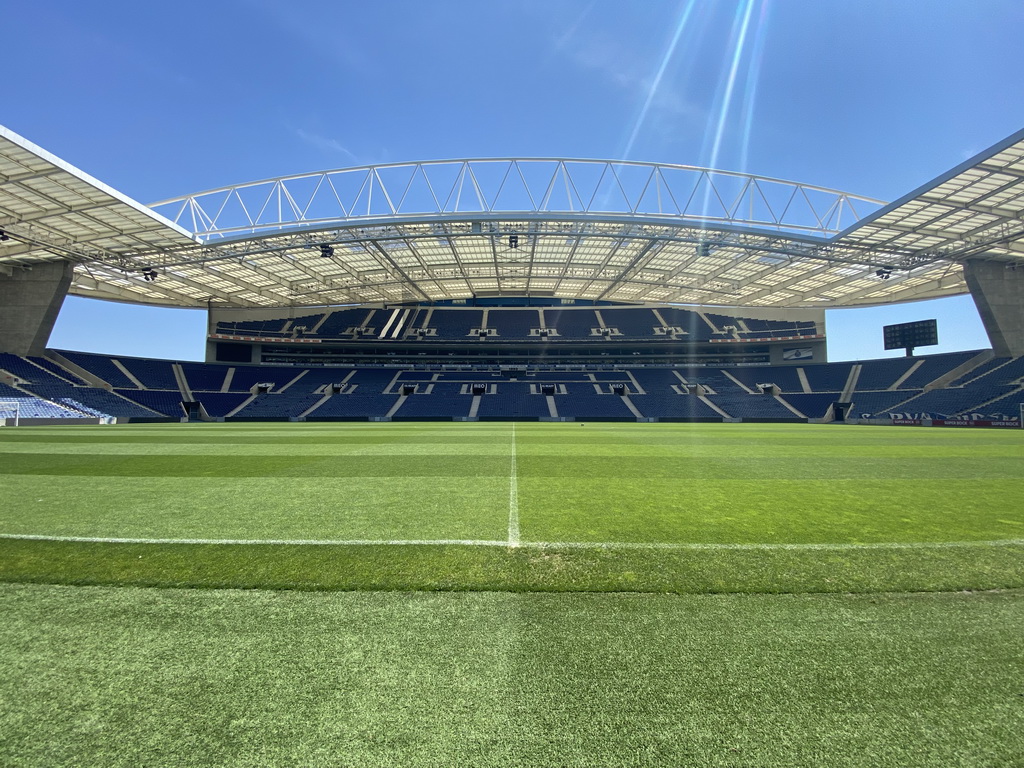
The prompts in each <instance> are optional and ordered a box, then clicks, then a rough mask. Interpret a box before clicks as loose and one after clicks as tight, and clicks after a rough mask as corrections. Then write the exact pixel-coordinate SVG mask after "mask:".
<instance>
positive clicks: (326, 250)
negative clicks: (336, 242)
mask: <svg viewBox="0 0 1024 768" xmlns="http://www.w3.org/2000/svg"><path fill="white" fill-rule="evenodd" d="M320 255H321V256H323V257H324V258H325V259H329V258H330V257H331V256H333V255H334V248H332V247H331V246H330V245H328V244H327V243H322V244H321V245H320Z"/></svg>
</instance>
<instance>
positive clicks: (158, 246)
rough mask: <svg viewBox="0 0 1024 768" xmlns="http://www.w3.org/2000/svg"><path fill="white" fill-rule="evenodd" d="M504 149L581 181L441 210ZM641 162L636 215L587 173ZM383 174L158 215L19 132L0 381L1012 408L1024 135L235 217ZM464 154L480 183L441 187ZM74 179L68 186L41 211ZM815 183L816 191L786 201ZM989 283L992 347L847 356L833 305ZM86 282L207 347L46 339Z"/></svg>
mask: <svg viewBox="0 0 1024 768" xmlns="http://www.w3.org/2000/svg"><path fill="white" fill-rule="evenodd" d="M485 166H486V167H487V168H488V169H489V170H490V171H492V172H493V171H505V173H504V176H506V177H507V176H508V171H509V169H511V168H513V167H514V168H527V167H528V168H529V169H530V171H531V173H530V174H525V175H524V174H522V173H519V174H518V175H519V176H520V177H522V178H523V180H524V182H526V178H527V177H529V178H534V177H536V178H538V179H545V178H546V179H548V183H547V185H546V187H545V189H548V190H550V189H553V188H554V186H558V185H554V186H553V182H555V181H559V182H564V184H562V186H565V188H566V189H571V190H575V192H573V193H570V197H568V198H565V199H561V198H558V197H557V196H556V195H553V194H552V193H550V192H548V193H546V194H540V192H539V190H526V192H527V193H526V194H525V195H524V196H521V197H520V198H516V197H515V196H514V195H513V196H511V197H510V196H509V195H507V194H501V195H499V194H498V193H499V192H502V190H501V188H498V189H493V190H491V189H483V188H477V189H476V191H475V192H474V193H473V194H474V195H475V197H474V203H473V205H472V206H468V207H466V208H465V209H462V208H460V207H459V205H456V206H455V208H451V207H448V208H445V207H443V206H440V205H439V204H438V200H442V199H449V200H450V199H458V200H462V199H463V195H464V194H466V195H468V188H467V189H463V188H462V186H460V185H463V184H465V178H468V177H469V176H472V173H473V171H474V169H477V170H479V169H482V168H483V167H485ZM627 166H628V167H629V169H630V174H629V176H630V177H636V178H637V179H639V181H638V184H639V186H638V187H637V188H635V189H634V188H632V187H630V186H629V183H628V182H626V181H622V182H621V184H623V185H624V186H622V187H621V190H622V192H623V193H624V195H625V197H626V200H625V203H626V205H625V206H624V207H622V208H621V209H619V210H605V209H603V208H599V207H598V203H597V202H596V200H597V199H598V198H597V197H595V194H596V192H597V189H596V188H595V189H594V190H592V192H593V193H595V194H591V195H581V193H580V190H583V189H585V187H586V184H585V181H584V177H587V176H590V175H593V172H595V171H599V172H601V173H610V174H617V173H618V172H619V171H620V170H621V169H622V168H625V167H627ZM378 170H379V169H378V168H361V169H347V170H341V171H329V172H324V173H321V174H310V175H307V176H302V177H288V178H281V179H271V180H267V181H264V182H255V183H251V184H246V185H242V186H238V187H227V188H224V189H221V190H214V191H211V192H204V193H200V194H198V195H190V196H187V197H184V198H179V199H176V200H171V201H165V202H163V203H160V204H157V205H155V206H153V207H152V208H149V207H146V206H143V205H140V204H138V203H136V202H134V201H132V200H129V199H128V198H125V197H124V196H122V195H119V194H117V193H114V192H113V191H112V190H110V189H109V188H108V187H105V186H103V185H101V184H100V183H99V182H96V181H95V180H93V179H92V178H91V177H89V176H87V175H86V174H84V173H82V172H80V171H77V170H76V169H74V168H73V167H71V166H69V165H67V164H66V163H63V161H59V160H58V159H57V158H54V157H53V156H52V155H49V154H48V153H47V152H46V151H45V150H42V149H40V148H39V147H36V146H35V145H33V144H31V142H28V141H26V140H25V139H23V138H21V137H20V136H17V135H16V134H13V133H12V132H10V131H8V130H6V129H3V130H2V134H0V178H3V179H5V181H4V182H3V184H2V186H0V209H2V210H4V211H6V212H7V213H8V215H7V222H8V223H6V224H4V233H5V238H6V239H5V240H4V241H3V244H2V245H0V307H2V309H0V386H2V387H3V389H2V390H0V400H3V401H5V402H8V403H15V402H17V403H18V404H19V410H20V412H21V414H22V416H23V420H24V421H25V422H26V423H32V422H33V421H38V420H54V419H60V420H63V419H67V420H73V421H79V422H83V423H84V422H87V421H95V420H108V421H109V420H116V421H126V420H128V421H130V420H172V421H177V420H209V421H220V420H228V421H230V420H291V421H307V420H308V421H329V420H353V419H357V420H389V419H395V420H413V419H428V420H430V419H442V420H487V419H541V420H573V419H575V420H602V419H606V420H627V421H631V420H641V421H658V420H702V421H704V420H711V421H715V420H717V421H740V420H742V421H832V420H867V421H874V422H886V421H890V422H891V421H896V422H906V421H910V422H914V423H928V422H941V421H944V420H952V419H956V420H964V421H971V422H987V423H990V422H1001V423H1011V422H1013V420H1014V419H1016V418H1018V417H1019V414H1020V403H1021V402H1022V400H1024V395H1022V391H1024V302H1022V301H1021V299H1020V296H1021V293H1020V289H1021V287H1024V286H1022V283H1024V270H1019V271H1018V270H1017V266H1018V264H1020V263H1021V262H1022V261H1024V260H1022V258H1021V256H1020V249H1019V219H1020V208H1021V205H1020V201H1021V200H1022V199H1024V192H1022V190H1021V188H1022V187H1024V182H1022V181H1021V179H1022V178H1024V132H1021V133H1018V134H1015V135H1014V136H1011V137H1009V138H1007V139H1006V140H1004V141H1003V142H1000V143H999V144H997V145H995V146H994V147H992V148H990V149H989V150H986V151H985V152H983V153H981V154H980V155H978V156H977V157H976V158H973V159H972V160H970V161H968V162H967V163H965V164H962V165H961V166H958V167H957V168H954V169H953V170H951V171H950V172H949V173H947V174H944V175H943V176H941V177H940V178H938V179H936V180H935V181H934V182H933V183H931V184H929V185H925V186H924V187H922V188H921V189H919V190H916V191H915V192H913V193H911V195H908V196H907V197H905V198H902V199H900V200H897V201H896V202H894V203H891V204H888V205H885V204H883V203H882V202H881V201H877V200H869V199H867V198H860V197H856V196H853V195H849V194H847V193H842V192H838V191H835V190H827V189H821V188H817V187H814V188H812V187H808V186H806V185H802V184H798V183H794V182H784V181H780V180H778V179H766V178H761V177H756V176H749V175H744V174H735V173H729V172H724V171H718V170H712V169H700V168H693V167H689V166H673V165H657V164H645V163H622V162H619V161H587V160H579V161H577V160H573V161H565V160H561V161H552V160H541V159H529V158H527V159H523V158H517V159H507V160H500V159H495V160H464V161H445V162H442V163H412V164H396V165H391V166H387V171H388V174H386V175H387V176H388V177H389V178H392V177H397V176H401V173H404V172H408V173H410V174H412V175H414V176H416V177H417V178H422V179H423V180H424V181H425V183H426V185H427V187H426V190H425V191H424V190H420V192H419V193H417V194H412V193H410V189H411V188H406V189H405V190H404V193H403V194H402V195H391V196H390V197H391V199H401V200H402V201H403V203H402V206H400V207H395V208H393V209H391V210H390V211H387V212H384V213H382V212H381V211H379V210H376V209H374V208H373V207H372V206H369V205H365V206H364V205H362V204H361V203H360V201H358V200H357V201H355V203H353V204H351V205H341V207H340V208H336V209H334V211H333V212H332V211H331V208H330V205H328V204H327V203H328V202H329V201H324V200H316V199H313V198H310V199H309V200H307V201H306V203H307V204H306V205H305V206H304V207H303V206H298V207H292V208H291V209H290V210H286V209H284V208H280V207H279V206H276V207H275V208H277V212H276V214H273V215H270V214H268V215H267V216H265V217H264V218H261V219H260V220H259V221H253V220H251V219H247V218H245V217H244V216H243V217H242V218H239V215H238V213H237V211H238V210H239V208H240V207H241V208H242V209H244V208H245V203H246V201H248V202H250V203H251V202H252V199H251V198H252V197H253V196H259V195H265V196H268V197H267V198H266V199H270V197H272V196H274V195H286V196H287V197H288V199H295V200H298V199H300V197H301V195H300V194H299V192H298V191H297V186H298V185H299V182H300V181H302V182H318V183H317V184H316V187H317V188H318V189H319V188H320V187H321V186H324V188H326V187H327V186H329V185H330V183H334V182H340V181H341V180H348V181H352V180H356V181H358V180H359V179H363V178H369V177H371V176H373V177H374V178H377V179H378V183H384V182H382V181H380V179H381V178H383V176H381V175H379V174H378ZM453 170H454V171H459V172H460V173H459V174H457V175H458V179H462V181H458V180H457V181H455V182H452V181H450V180H449V181H447V182H442V181H441V178H442V177H445V178H449V179H450V177H451V172H452V171H453ZM545 174H547V175H545ZM502 176H503V174H502V173H497V174H495V173H490V174H487V177H488V178H491V177H494V178H501V177H502ZM55 180H56V181H55ZM57 182H59V183H60V184H61V185H62V186H63V188H64V189H65V190H66V194H65V198H66V199H62V201H61V202H60V203H59V204H57V203H47V202H46V197H45V194H44V191H45V190H44V187H45V185H47V184H53V183H57ZM319 182H327V184H326V186H325V185H323V184H320V183H319ZM694 182H699V183H703V184H709V185H710V186H711V188H713V189H714V188H716V185H721V186H722V187H723V189H724V188H726V187H729V185H736V184H741V185H742V188H743V189H744V190H745V191H744V192H743V193H742V194H741V195H740V196H739V198H737V199H736V204H735V205H734V206H733V207H730V208H724V209H723V210H720V211H717V210H716V211H709V210H707V209H706V207H705V208H697V207H694V206H692V205H691V204H690V203H687V204H685V205H682V206H681V205H680V203H679V202H678V201H680V200H686V199H688V198H692V197H693V196H692V195H689V196H688V195H685V194H682V193H681V192H682V190H684V189H689V187H688V186H687V185H689V184H692V183H694ZM474 183H478V182H474ZM479 183H483V182H479ZM527 183H528V182H527ZM444 184H448V185H449V186H447V187H444V188H443V189H442V187H443V185H444ZM452 184H454V185H455V186H451V185H452ZM651 185H654V186H653V187H652V186H651ZM559 188H561V187H559ZM652 188H656V189H657V190H659V192H663V193H664V194H658V195H656V196H654V197H653V198H652V197H651V195H649V194H647V192H648V191H649V190H650V189H652ZM995 188H998V189H999V192H998V193H994V192H993V189H995ZM674 190H675V191H674ZM442 192H443V193H444V194H441V193H442ZM810 192H813V193H814V194H813V195H811V194H809V193H810ZM314 194H315V193H314ZM573 195H575V196H573ZM794 196H802V198H803V199H806V200H807V201H808V203H810V201H811V200H812V199H814V200H817V201H820V202H819V207H815V205H814V204H811V205H810V208H807V207H806V206H805V207H802V208H800V210H797V207H796V206H792V205H789V204H783V203H784V201H785V200H791V199H793V198H794ZM499 198H501V199H502V200H503V201H504V202H503V207H502V208H497V207H495V204H494V202H493V201H495V200H497V199H499ZM718 198H719V199H725V196H723V195H719V196H718ZM467 199H468V197H467ZM655 200H657V202H655ZM668 200H673V201H676V202H674V203H672V204H671V206H668V204H667V203H666V201H668ZM29 201H32V205H35V206H37V207H40V209H39V210H37V211H36V213H35V214H33V217H32V220H31V222H29V221H28V220H27V219H25V220H24V221H23V220H22V219H24V216H23V215H22V214H21V213H19V211H24V210H27V209H26V205H28V204H29ZM488 201H490V202H488ZM537 201H543V202H541V203H538V202H537ZM588 201H589V202H588ZM335 202H338V203H340V201H337V200H336V201H335ZM755 202H756V203H757V205H754V203H755ZM229 203H231V204H229ZM234 203H240V204H242V205H241V206H237V205H234ZM332 204H333V203H332ZM311 206H312V207H311ZM517 206H518V207H517ZM263 208H266V206H265V205H264V206H263ZM313 208H315V209H316V210H317V212H318V213H317V217H316V218H315V219H313V218H306V213H304V212H305V211H311V210H313ZM186 210H187V211H193V212H197V215H196V216H195V218H194V219H193V220H192V224H193V226H192V227H191V228H190V229H189V228H186V227H185V226H183V222H184V221H185V219H184V217H183V211H186ZM268 210H269V209H268ZM200 224H201V226H200ZM1014 227H1017V229H1013V228H1014ZM126 231H131V232H132V233H134V234H132V236H131V237H130V238H128V239H126V238H125V236H123V235H122V234H121V233H123V232H126ZM968 231H969V232H970V233H971V236H970V238H969V240H967V239H965V237H964V235H963V233H964V232H968ZM1008 233H1009V234H1008ZM1014 233H1017V234H1014ZM68 243H71V245H70V246H69V245H68ZM968 291H969V292H970V293H971V294H972V295H973V296H974V298H975V300H976V303H977V304H978V306H979V310H980V312H981V315H982V318H983V320H984V322H985V326H986V330H987V331H988V333H989V337H990V339H991V341H992V349H990V350H975V351H971V352H958V353H952V354H942V355H931V356H924V357H915V358H909V357H907V358H898V359H886V360H865V361H854V362H841V363H830V362H827V361H828V350H827V339H826V338H825V314H824V313H825V308H827V307H839V306H861V305H865V304H885V303H892V302H900V301H906V300H917V299H922V298H930V297H938V296H948V295H953V294H957V293H964V292H968ZM67 294H73V295H88V296H92V297H95V298H101V299H116V300H120V301H134V302H140V303H147V304H154V305H163V306H180V307H200V306H202V307H205V308H206V309H207V311H208V329H209V331H208V337H207V348H206V361H205V362H202V363H197V362H192V361H174V360H159V359H147V358H138V357H124V356H110V355H98V354H87V353H83V352H79V351H75V350H59V349H50V348H48V347H47V346H46V341H47V337H48V335H49V331H50V329H51V327H52V323H53V320H54V318H55V317H56V314H57V312H58V311H59V308H60V304H61V302H62V301H63V298H64V296H65V295H67ZM9 407H10V406H9ZM2 415H3V414H0V416H2Z"/></svg>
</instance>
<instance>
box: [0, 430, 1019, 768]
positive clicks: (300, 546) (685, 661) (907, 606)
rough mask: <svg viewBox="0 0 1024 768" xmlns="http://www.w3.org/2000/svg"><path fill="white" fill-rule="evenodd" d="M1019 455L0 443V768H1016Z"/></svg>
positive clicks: (846, 441)
mask: <svg viewBox="0 0 1024 768" xmlns="http://www.w3.org/2000/svg"><path fill="white" fill-rule="evenodd" d="M1022 443H1024V435H1022V433H1021V432H1020V431H1014V430H1007V431H1000V430H966V431H960V430H952V429H950V430H942V429H914V428H881V427H878V428H875V427H852V426H839V425H774V424H773V425H766V424H714V425H702V424H625V423H623V424H619V423H615V424H611V423H586V424H585V425H581V424H578V423H517V424H512V423H466V424H442V423H419V424H417V423H391V424H315V425H314V424H209V425H207V424H188V425H179V424H173V425H127V426H123V425H122V426H114V427H110V426H105V427H73V428H63V427H45V428H44V427H31V428H18V429H3V430H0V484H2V486H3V488H4V491H5V493H4V504H3V505H2V506H0V581H3V582H8V583H6V584H3V585H0V610H2V613H3V616H4V617H5V621H4V622H2V623H0V647H2V648H3V650H2V651H0V662H2V663H3V665H4V668H5V670H6V673H5V675H4V676H3V679H2V680H0V692H2V694H0V695H2V700H3V701H4V707H3V711H2V712H0V764H3V765H33V766H34V765H47V766H49V765H71V764H92V765H112V766H113V765H126V766H127V765H232V766H236V765H237V766H243V765H245V766H248V765H253V766H255V765H260V766H266V765H311V766H317V765H325V766H326V765H360V766H361V765H368V766H375V765H382V766H383V765H424V766H433V765H480V766H491V765H493V766H512V765H524V766H525V765H579V766H589V765H609V766H611V765H616V766H618V765H722V766H803V765H807V766H811V765H814V766H820V765H872V766H889V765H892V766H896V765H899V766H905V765H915V766H916V765H920V766H931V765H935V766H940V765H941V766H975V765H977V766H1004V765H1005V766H1011V765H1020V764H1024V738H1022V737H1021V736H1020V734H1019V729H1018V728H1016V724H1017V723H1019V721H1020V718H1021V715H1022V714H1024V688H1022V687H1021V685H1020V680H1021V679H1022V677H1024V664H1022V652H1021V650H1020V643H1019V638H1020V636H1021V635H1022V633H1024V599H1022V598H1024V591H1022V590H1024V534H1022V530H1024V511H1022V510H1024V486H1022V483H1021V480H1020V477H1021V470H1022V468H1024V451H1022V447H1024V445H1022ZM19 582H20V583H19ZM88 585H91V586H88ZM153 587H161V588H162V589H153ZM180 587H193V588H199V589H180ZM214 588H216V589H214ZM239 588H241V589H239ZM712 593H719V594H712ZM827 593H831V594H827ZM849 593H859V594H849ZM915 593H916V594H915ZM922 593H930V594H922Z"/></svg>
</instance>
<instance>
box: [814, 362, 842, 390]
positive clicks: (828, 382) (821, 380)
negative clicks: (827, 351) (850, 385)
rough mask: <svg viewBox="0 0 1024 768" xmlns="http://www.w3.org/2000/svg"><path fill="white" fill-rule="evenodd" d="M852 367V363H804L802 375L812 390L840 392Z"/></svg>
mask: <svg viewBox="0 0 1024 768" xmlns="http://www.w3.org/2000/svg"><path fill="white" fill-rule="evenodd" d="M852 368H853V363H828V364H824V363H819V364H818V365H805V366H804V375H805V376H806V377H807V383H808V384H810V385H811V391H812V392H842V391H843V388H844V387H845V386H846V382H847V380H848V379H849V378H850V369H852Z"/></svg>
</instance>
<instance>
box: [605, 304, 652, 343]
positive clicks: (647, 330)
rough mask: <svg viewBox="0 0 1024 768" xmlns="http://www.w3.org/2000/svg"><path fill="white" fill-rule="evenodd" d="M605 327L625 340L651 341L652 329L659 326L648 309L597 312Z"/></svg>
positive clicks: (609, 309) (607, 309) (606, 309)
mask: <svg viewBox="0 0 1024 768" xmlns="http://www.w3.org/2000/svg"><path fill="white" fill-rule="evenodd" d="M598 311H599V312H600V314H601V317H602V318H603V319H604V323H605V325H607V326H608V327H609V328H614V329H616V330H617V331H619V333H620V334H621V336H620V338H626V339H653V338H655V334H654V329H655V327H657V326H660V325H661V323H659V322H658V318H657V316H656V315H655V314H654V312H652V311H651V310H650V309H647V308H637V309H611V308H602V309H600V310H598Z"/></svg>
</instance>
